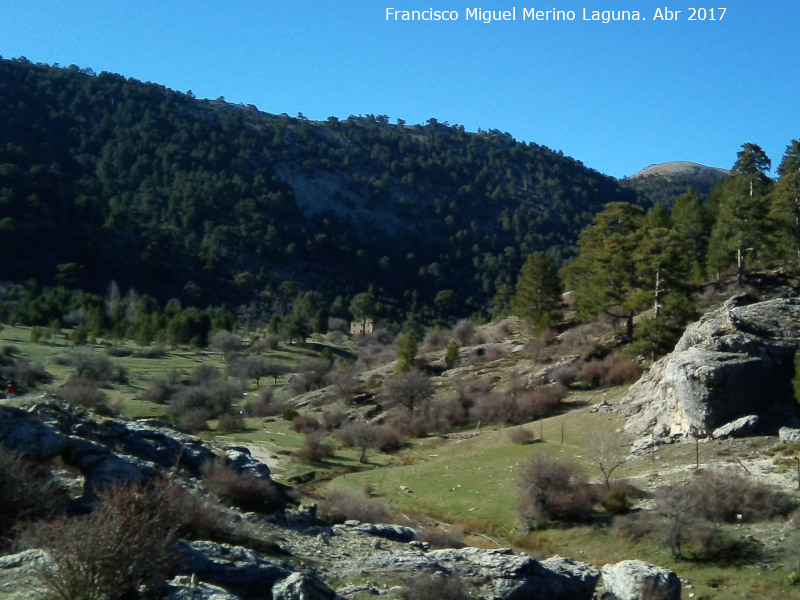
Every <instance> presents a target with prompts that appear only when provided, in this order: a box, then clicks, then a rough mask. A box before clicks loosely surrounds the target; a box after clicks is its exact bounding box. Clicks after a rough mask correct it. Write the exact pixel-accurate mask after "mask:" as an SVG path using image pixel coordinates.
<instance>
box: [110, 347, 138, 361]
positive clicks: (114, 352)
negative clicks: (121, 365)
mask: <svg viewBox="0 0 800 600" xmlns="http://www.w3.org/2000/svg"><path fill="white" fill-rule="evenodd" d="M103 352H105V353H106V354H107V355H108V356H111V357H113V358H122V357H125V356H131V355H132V354H133V350H131V349H130V348H125V347H124V346H107V347H106V349H105V350H103Z"/></svg>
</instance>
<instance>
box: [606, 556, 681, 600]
mask: <svg viewBox="0 0 800 600" xmlns="http://www.w3.org/2000/svg"><path fill="white" fill-rule="evenodd" d="M603 586H604V587H605V591H606V593H605V594H604V595H603V598H609V599H611V598H613V599H614V600H644V599H645V598H662V599H663V600H680V598H681V580H680V578H679V577H678V576H677V575H676V574H675V573H673V572H672V571H669V570H667V569H663V568H661V567H657V566H655V565H651V564H650V563H646V562H643V561H641V560H623V561H622V562H619V563H617V564H614V565H606V566H604V567H603Z"/></svg>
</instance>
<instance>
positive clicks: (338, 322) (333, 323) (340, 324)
mask: <svg viewBox="0 0 800 600" xmlns="http://www.w3.org/2000/svg"><path fill="white" fill-rule="evenodd" d="M331 331H338V332H339V333H350V324H349V323H348V322H347V320H345V319H340V318H338V317H328V333H330V332H331Z"/></svg>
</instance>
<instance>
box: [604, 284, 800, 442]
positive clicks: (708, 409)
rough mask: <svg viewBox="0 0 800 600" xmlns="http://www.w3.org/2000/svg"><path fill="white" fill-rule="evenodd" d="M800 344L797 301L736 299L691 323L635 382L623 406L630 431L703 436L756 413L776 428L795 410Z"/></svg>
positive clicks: (764, 424)
mask: <svg viewBox="0 0 800 600" xmlns="http://www.w3.org/2000/svg"><path fill="white" fill-rule="evenodd" d="M799 346H800V299H797V298H791V299H785V298H784V299H777V300H769V301H766V302H758V303H750V300H749V298H747V297H746V296H737V297H734V298H731V299H730V300H728V301H727V302H726V303H725V304H724V305H723V306H722V307H721V308H719V309H717V310H715V311H712V312H710V313H708V314H706V315H705V316H703V317H702V318H701V319H700V320H699V321H697V322H696V323H693V324H692V325H690V326H689V327H688V328H687V329H686V331H685V332H684V334H683V336H682V337H681V339H680V340H679V341H678V343H677V345H676V346H675V350H674V351H673V352H672V353H671V354H669V355H667V356H666V357H664V358H662V359H661V360H659V361H657V362H656V363H654V364H653V366H652V368H651V369H650V371H649V372H648V373H646V374H645V375H644V376H643V377H642V378H641V379H640V380H639V381H638V382H637V383H635V384H634V385H632V386H631V388H630V390H629V391H628V394H627V396H626V397H625V399H624V400H623V401H622V403H621V404H620V410H621V412H622V414H623V415H626V416H628V417H629V418H628V421H627V423H626V426H625V429H626V431H629V432H631V433H633V434H635V435H648V436H649V435H653V436H655V437H668V436H673V435H692V436H698V437H700V436H707V435H710V434H711V432H713V431H714V430H715V429H717V428H719V427H721V426H723V425H725V424H726V423H730V422H731V421H735V420H736V419H739V418H741V417H745V416H749V415H758V417H759V418H758V425H759V427H760V428H762V430H763V431H764V432H765V433H775V432H777V428H778V425H777V423H778V422H779V421H780V420H781V419H782V420H784V422H785V420H786V419H789V418H791V417H792V416H793V413H794V410H795V409H796V403H795V400H794V391H793V388H792V379H793V377H794V357H795V354H796V352H797V349H798V347H799ZM763 428H766V429H763ZM773 429H774V431H772V430H773Z"/></svg>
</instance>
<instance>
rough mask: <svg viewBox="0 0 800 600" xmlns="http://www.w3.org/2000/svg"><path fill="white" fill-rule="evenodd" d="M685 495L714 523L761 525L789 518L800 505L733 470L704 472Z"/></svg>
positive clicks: (781, 493)
mask: <svg viewBox="0 0 800 600" xmlns="http://www.w3.org/2000/svg"><path fill="white" fill-rule="evenodd" d="M684 493H686V494H687V495H689V496H690V497H692V498H693V499H694V504H695V505H696V506H697V510H699V511H700V513H701V514H702V515H703V516H705V517H706V518H707V519H709V520H711V521H714V522H725V523H736V522H757V521H766V520H770V519H774V518H776V517H785V516H787V515H789V514H790V513H791V512H792V511H793V510H794V509H795V508H796V507H797V502H796V501H795V500H794V499H793V498H792V497H791V496H790V495H788V494H786V493H784V492H783V491H781V490H779V489H777V488H774V487H772V486H769V485H765V484H763V483H757V482H754V481H752V480H751V479H748V478H746V477H743V476H741V475H739V474H738V473H734V472H731V471H728V470H726V471H703V472H702V473H701V474H700V476H699V477H698V478H697V479H695V480H694V481H692V482H691V483H690V484H689V485H688V486H687V488H686V489H685V490H684Z"/></svg>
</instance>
